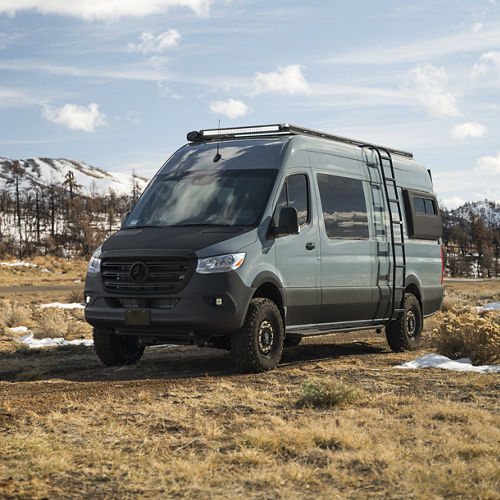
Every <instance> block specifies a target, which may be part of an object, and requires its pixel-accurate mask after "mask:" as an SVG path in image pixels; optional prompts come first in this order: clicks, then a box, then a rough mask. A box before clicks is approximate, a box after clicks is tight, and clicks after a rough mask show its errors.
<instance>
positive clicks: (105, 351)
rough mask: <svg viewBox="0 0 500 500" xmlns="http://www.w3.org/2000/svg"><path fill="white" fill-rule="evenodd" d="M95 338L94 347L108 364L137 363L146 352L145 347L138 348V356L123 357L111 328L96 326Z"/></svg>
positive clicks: (99, 356) (98, 355)
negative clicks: (117, 347)
mask: <svg viewBox="0 0 500 500" xmlns="http://www.w3.org/2000/svg"><path fill="white" fill-rule="evenodd" d="M92 336H93V338H94V349H95V352H96V354H97V357H98V358H99V359H100V360H101V361H102V362H103V363H104V364H105V365H106V366H121V365H132V364H135V363H137V361H139V359H141V357H142V354H143V353H144V347H142V348H139V349H138V350H137V354H136V356H134V357H132V358H125V357H123V356H122V355H121V354H120V353H119V352H118V351H117V349H116V345H115V344H114V342H113V340H115V342H116V339H113V333H112V331H111V330H106V329H104V328H94V331H93V335H92Z"/></svg>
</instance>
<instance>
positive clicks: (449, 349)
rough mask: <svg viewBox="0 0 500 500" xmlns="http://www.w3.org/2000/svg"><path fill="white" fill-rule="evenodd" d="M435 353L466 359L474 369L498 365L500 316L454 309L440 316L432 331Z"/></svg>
mask: <svg viewBox="0 0 500 500" xmlns="http://www.w3.org/2000/svg"><path fill="white" fill-rule="evenodd" d="M433 344H434V346H435V347H436V349H437V351H438V352H439V353H440V354H443V355H444V356H448V357H449V358H452V359H460V358H470V359H471V360H472V362H473V363H474V364H476V365H480V364H485V363H496V362H498V361H500V313H499V312H489V313H485V314H479V313H478V311H477V309H475V308H473V307H470V306H463V305H457V306H455V307H454V308H453V309H451V310H450V311H448V312H446V313H444V314H443V316H442V321H441V323H440V325H439V326H438V327H437V328H436V329H435V330H434V338H433Z"/></svg>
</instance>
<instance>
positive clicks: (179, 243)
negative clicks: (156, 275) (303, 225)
mask: <svg viewBox="0 0 500 500" xmlns="http://www.w3.org/2000/svg"><path fill="white" fill-rule="evenodd" d="M252 229H254V228H253V227H207V226H188V227H151V228H150V227H148V228H138V229H122V230H121V231H118V232H117V233H115V234H113V235H112V236H110V237H109V238H108V239H107V240H106V241H105V242H104V243H103V245H102V251H103V254H108V255H110V256H111V254H116V253H120V254H125V253H127V254H129V255H130V254H135V255H134V256H135V257H140V256H141V255H144V256H147V255H152V254H156V255H160V254H161V255H174V254H176V253H177V254H179V252H180V253H182V254H188V253H194V252H196V251H197V250H201V249H202V248H205V247H208V246H210V245H215V244H216V243H220V242H221V241H224V240H228V239H230V238H234V237H235V236H237V235H238V234H243V233H246V232H248V231H251V230H252ZM105 256H107V255H103V257H105Z"/></svg>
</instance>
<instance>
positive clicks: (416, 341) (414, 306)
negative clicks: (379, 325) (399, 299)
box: [385, 293, 423, 352]
mask: <svg viewBox="0 0 500 500" xmlns="http://www.w3.org/2000/svg"><path fill="white" fill-rule="evenodd" d="M422 329H423V318H422V309H421V308H420V302H419V301H418V299H417V297H415V295H413V294H412V293H406V294H405V300H404V311H403V313H402V314H401V316H400V317H399V318H398V319H397V320H395V321H391V322H390V323H388V324H387V326H386V327H385V335H386V337H387V342H388V344H389V347H390V348H391V349H392V350H393V351H394V352H402V351H416V350H417V349H418V348H419V346H420V340H421V338H422Z"/></svg>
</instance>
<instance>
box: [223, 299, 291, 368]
mask: <svg viewBox="0 0 500 500" xmlns="http://www.w3.org/2000/svg"><path fill="white" fill-rule="evenodd" d="M284 338H285V332H284V328H283V320H282V318H281V314H280V311H279V309H278V307H277V306H276V304H275V303H274V302H273V301H272V300H269V299H263V298H256V299H252V301H251V302H250V305H249V306H248V311H247V315H246V318H245V322H244V323H243V326H242V328H241V329H240V330H239V331H238V332H237V333H235V334H233V335H232V336H231V354H232V356H233V360H234V362H235V363H236V365H237V367H238V368H239V370H240V371H242V372H254V373H258V372H263V371H266V370H272V369H273V368H275V367H276V365H277V364H278V363H279V361H280V359H281V354H282V352H283V342H284Z"/></svg>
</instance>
